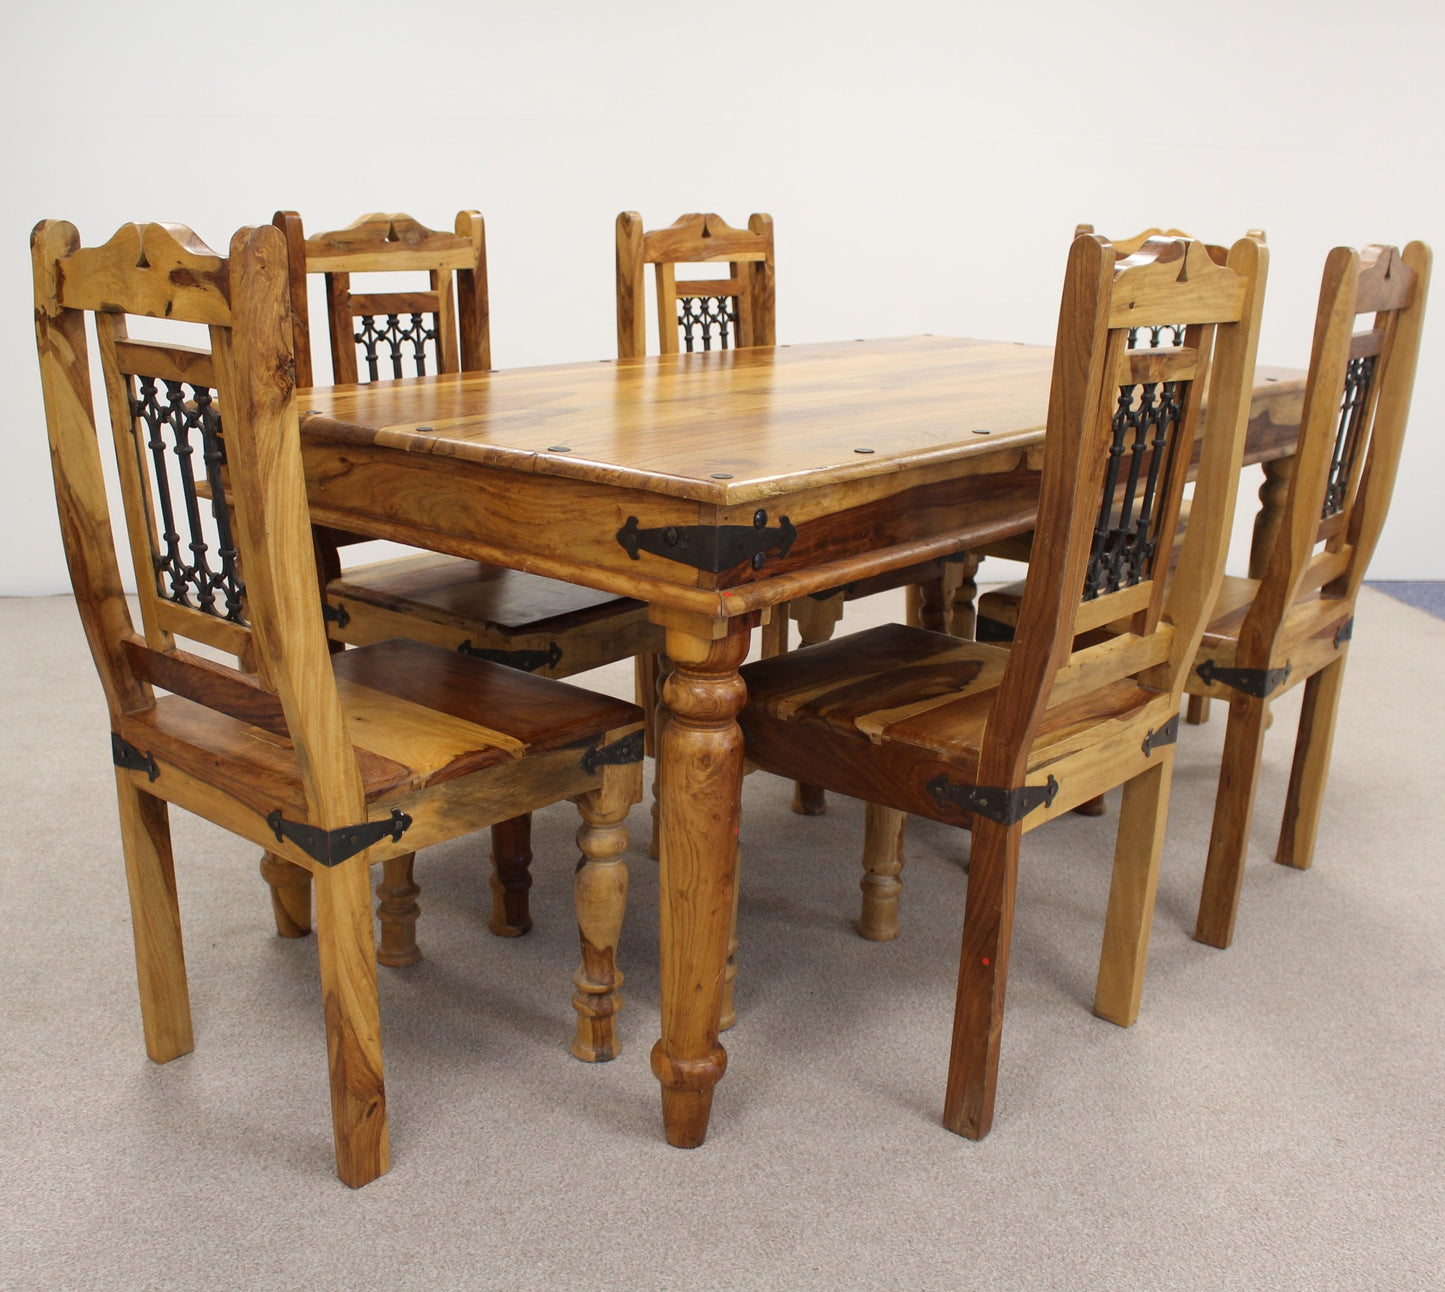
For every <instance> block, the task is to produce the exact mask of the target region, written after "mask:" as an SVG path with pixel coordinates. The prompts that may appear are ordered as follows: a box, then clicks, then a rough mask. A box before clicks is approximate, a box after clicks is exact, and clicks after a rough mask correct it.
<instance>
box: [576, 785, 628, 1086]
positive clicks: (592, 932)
mask: <svg viewBox="0 0 1445 1292" xmlns="http://www.w3.org/2000/svg"><path fill="white" fill-rule="evenodd" d="M613 771H615V772H616V774H615V775H613V774H611V773H612V772H613ZM629 771H630V772H631V777H629V776H628V772H629ZM640 775H641V765H640V764H638V765H634V766H632V767H631V768H616V769H609V775H608V776H607V777H606V779H605V780H604V783H603V786H602V788H601V789H597V790H593V791H592V792H591V793H590V794H584V795H583V796H582V797H581V798H579V799H578V800H577V809H578V811H579V812H581V813H582V825H581V826H580V827H579V828H578V830H577V846H578V847H579V848H580V849H581V850H582V857H581V860H580V861H578V863H577V877H576V878H575V879H574V880H573V883H572V891H573V894H574V896H575V898H576V902H577V932H578V935H579V937H580V939H581V942H582V963H581V964H580V965H579V966H578V967H577V972H576V974H574V975H573V978H572V983H573V985H574V986H575V987H576V988H577V990H576V992H575V993H574V994H573V996H572V1007H573V1008H574V1009H575V1010H576V1011H577V1034H576V1036H575V1037H574V1038H573V1041H572V1053H573V1054H575V1055H576V1056H577V1057H578V1058H579V1059H582V1060H583V1061H585V1062H587V1063H604V1062H606V1061H607V1060H608V1059H615V1058H616V1057H617V1054H618V1051H619V1049H620V1048H621V1047H620V1046H619V1045H618V1041H617V1011H618V1010H620V1009H621V1008H622V972H621V970H619V969H618V968H617V941H618V938H619V937H621V935H622V917H623V915H624V914H625V913H626V910H627V863H626V862H625V861H624V860H623V854H624V853H625V852H626V851H627V826H626V825H625V824H624V823H625V821H626V819H627V809H628V807H629V806H630V805H631V803H632V801H633V797H634V796H633V795H632V794H631V793H629V792H627V791H628V783H629V780H630V781H631V784H633V785H635V784H636V779H635V778H636V777H637V776H640Z"/></svg>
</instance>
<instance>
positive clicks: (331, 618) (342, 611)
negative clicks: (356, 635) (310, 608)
mask: <svg viewBox="0 0 1445 1292" xmlns="http://www.w3.org/2000/svg"><path fill="white" fill-rule="evenodd" d="M321 617H322V618H323V619H324V620H326V622H327V623H329V624H335V625H336V626H337V627H338V628H345V627H346V625H347V624H349V623H350V622H351V612H350V611H349V610H347V608H346V607H345V606H344V605H337V606H333V605H332V604H331V602H329V601H323V602H322V603H321Z"/></svg>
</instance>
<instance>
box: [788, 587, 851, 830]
mask: <svg viewBox="0 0 1445 1292" xmlns="http://www.w3.org/2000/svg"><path fill="white" fill-rule="evenodd" d="M790 610H791V614H792V616H793V621H794V622H795V623H796V624H797V625H798V645H799V649H801V648H802V647H804V646H813V645H816V644H817V643H818V642H825V641H827V640H828V639H829V638H830V637H832V636H833V630H834V629H835V628H836V627H837V626H838V621H839V620H840V619H842V617H843V593H841V592H835V593H834V594H833V595H832V596H831V597H825V598H821V599H819V598H816V597H800V598H799V599H798V600H797V601H795V602H793V603H792V606H791V608H790ZM827 810H828V799H827V796H826V795H825V794H824V792H823V787H822V786H821V785H806V784H804V783H803V782H802V781H799V782H797V784H795V785H794V786H793V811H794V812H797V813H799V814H800V815H802V816H822V815H823V813H824V812H826V811H827Z"/></svg>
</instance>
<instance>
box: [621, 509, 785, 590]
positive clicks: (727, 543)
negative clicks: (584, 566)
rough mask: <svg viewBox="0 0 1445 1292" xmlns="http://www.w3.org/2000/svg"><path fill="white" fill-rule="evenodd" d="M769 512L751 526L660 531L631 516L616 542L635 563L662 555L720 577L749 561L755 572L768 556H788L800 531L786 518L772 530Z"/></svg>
mask: <svg viewBox="0 0 1445 1292" xmlns="http://www.w3.org/2000/svg"><path fill="white" fill-rule="evenodd" d="M767 525H768V513H767V512H766V511H764V510H763V509H762V508H761V507H760V508H759V509H758V510H757V511H756V512H755V513H754V515H753V523H752V524H751V525H667V526H664V527H663V528H661V529H641V528H639V526H638V522H637V517H636V516H629V517H628V518H627V524H625V525H624V526H623V527H622V528H621V529H619V530H618V531H617V541H618V542H619V543H621V544H622V547H623V550H624V551H625V552H626V553H627V555H628V556H630V557H631V558H632V559H633V560H634V561H640V560H641V559H642V553H643V552H650V553H651V554H652V555H653V556H661V557H664V558H665V559H667V560H669V561H677V562H679V563H680V564H682V565H688V566H691V567H692V568H693V569H694V570H706V571H707V572H708V573H709V574H721V573H722V572H723V571H724V570H730V569H732V568H733V566H735V565H739V564H741V563H742V562H744V561H747V562H748V563H749V564H750V565H751V566H752V567H753V569H755V570H761V569H762V568H763V566H764V565H765V564H766V563H767V559H768V558H767V553H769V552H771V551H774V550H776V552H777V554H778V555H779V556H787V554H788V552H789V551H790V550H791V548H792V546H793V541H794V540H795V539H796V538H797V537H798V531H797V530H796V529H795V528H794V527H793V523H792V521H790V520H789V519H788V518H787V517H786V516H779V517H778V525H777V528H776V529H769V528H768V527H767Z"/></svg>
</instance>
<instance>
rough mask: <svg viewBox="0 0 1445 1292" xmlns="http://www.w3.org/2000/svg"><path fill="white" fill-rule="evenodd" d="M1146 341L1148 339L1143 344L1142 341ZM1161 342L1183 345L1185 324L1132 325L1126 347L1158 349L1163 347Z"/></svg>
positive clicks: (1132, 348) (1130, 348) (1131, 348)
mask: <svg viewBox="0 0 1445 1292" xmlns="http://www.w3.org/2000/svg"><path fill="white" fill-rule="evenodd" d="M1166 335H1167V336H1168V338H1169V339H1168V341H1167V343H1165V342H1164V338H1165V336H1166ZM1145 341H1147V344H1141V342H1145ZM1161 343H1165V344H1168V345H1183V344H1184V324H1183V323H1161V324H1160V325H1159V326H1158V327H1131V328H1130V329H1129V339H1128V341H1127V342H1126V343H1125V348H1126V349H1129V350H1158V349H1160V348H1161Z"/></svg>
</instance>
